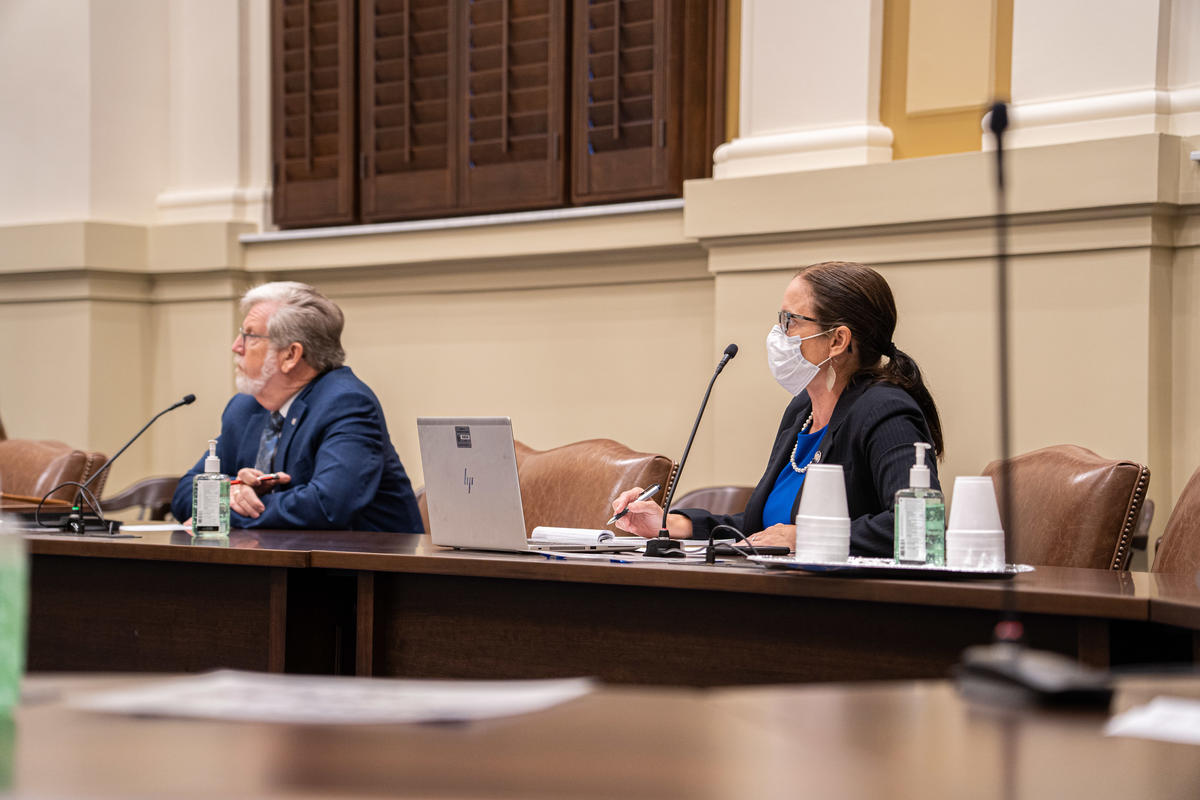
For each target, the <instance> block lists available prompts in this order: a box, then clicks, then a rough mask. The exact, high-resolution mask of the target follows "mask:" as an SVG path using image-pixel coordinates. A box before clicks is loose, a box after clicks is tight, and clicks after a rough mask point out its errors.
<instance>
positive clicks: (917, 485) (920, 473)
mask: <svg viewBox="0 0 1200 800" xmlns="http://www.w3.org/2000/svg"><path fill="white" fill-rule="evenodd" d="M913 447H914V448H916V451H917V460H916V463H915V464H913V468H912V469H910V470H909V471H908V486H909V488H910V489H928V488H929V467H927V466H925V451H926V450H929V449H930V445H928V444H926V443H925V442H917V443H916V444H914V445H913Z"/></svg>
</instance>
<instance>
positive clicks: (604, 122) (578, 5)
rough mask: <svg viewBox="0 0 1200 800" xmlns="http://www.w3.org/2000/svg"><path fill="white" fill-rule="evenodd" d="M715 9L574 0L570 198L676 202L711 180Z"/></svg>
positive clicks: (716, 76) (718, 6) (717, 65)
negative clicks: (692, 185) (687, 188)
mask: <svg viewBox="0 0 1200 800" xmlns="http://www.w3.org/2000/svg"><path fill="white" fill-rule="evenodd" d="M724 13H725V3H724V0H575V20H574V26H573V29H574V38H573V41H574V47H575V54H574V58H573V65H572V93H573V102H572V109H571V111H572V115H571V133H572V137H573V141H574V144H573V151H572V181H573V182H572V191H571V198H572V200H574V201H575V202H578V203H591V202H606V201H607V202H611V201H613V200H630V199H637V198H644V197H656V196H665V195H675V196H678V195H680V194H682V191H683V180H684V179H685V178H695V177H702V176H704V175H708V174H711V169H712V166H711V162H712V150H713V148H715V147H716V145H717V144H719V143H720V141H721V134H722V132H723V129H722V126H721V123H720V120H721V117H722V116H723V114H724V103H723V98H722V97H721V96H720V94H721V93H723V91H724V82H723V80H722V76H723V70H724V43H723V41H722V40H721V37H723V36H724Z"/></svg>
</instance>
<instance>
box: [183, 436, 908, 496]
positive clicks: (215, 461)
mask: <svg viewBox="0 0 1200 800" xmlns="http://www.w3.org/2000/svg"><path fill="white" fill-rule="evenodd" d="M204 471H205V472H214V473H215V472H220V471H221V459H219V458H217V440H216V439H209V440H208V458H206V459H204ZM925 485H926V486H928V485H929V482H928V479H926V483H925Z"/></svg>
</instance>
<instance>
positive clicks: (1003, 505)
mask: <svg viewBox="0 0 1200 800" xmlns="http://www.w3.org/2000/svg"><path fill="white" fill-rule="evenodd" d="M990 127H991V130H992V133H993V134H994V135H995V137H996V341H997V349H998V352H997V357H998V362H999V363H998V364H997V369H998V374H997V379H998V383H999V390H1000V512H1001V513H1000V517H1001V519H1003V520H1004V521H1005V531H1004V538H1005V542H1004V552H1005V555H1006V556H1009V557H1011V554H1012V552H1013V547H1012V545H1013V542H1014V541H1016V536H1015V531H1014V528H1015V526H1016V520H1015V519H1014V518H1013V482H1012V402H1011V397H1010V395H1011V391H1012V384H1011V367H1010V363H1009V361H1010V358H1011V354H1010V350H1009V324H1008V323H1009V320H1008V318H1009V286H1008V197H1007V191H1006V187H1005V182H1004V131H1005V130H1006V129H1007V128H1008V107H1007V106H1006V105H1005V104H1004V103H1003V102H998V103H995V104H994V105H993V106H992V116H991V121H990ZM1006 560H1007V558H1006ZM996 634H997V635H996V638H997V639H1003V640H1006V641H1012V640H1014V639H1016V640H1019V639H1020V638H1021V627H1020V624H1019V623H1018V622H1017V609H1016V593H1015V592H1014V591H1013V590H1012V586H1011V584H1009V585H1007V586H1006V587H1005V591H1004V620H1003V621H1002V622H1001V624H999V625H997V626H996Z"/></svg>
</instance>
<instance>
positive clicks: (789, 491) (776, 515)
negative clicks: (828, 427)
mask: <svg viewBox="0 0 1200 800" xmlns="http://www.w3.org/2000/svg"><path fill="white" fill-rule="evenodd" d="M824 438H825V428H821V429H820V430H819V431H813V432H812V433H800V434H797V435H796V443H797V447H796V463H797V464H798V465H800V466H801V467H804V466H807V465H808V464H809V463H810V462H811V461H812V460H813V456H814V455H816V454H817V448H818V447H820V446H821V440H822V439H824ZM804 475H805V473H803V472H796V470H794V469H792V465H791V464H790V463H784V465H783V469H782V470H781V471H780V473H779V477H778V478H776V479H775V487H774V488H773V489H771V494H769V495H767V503H766V505H764V506H763V514H762V520H763V529H764V530H765V529H767V528H769V527H771V526H772V525H779V524H783V525H794V524H795V522H796V520H795V519H794V518H793V517H792V508H793V507H794V506H795V505H796V497H797V496H798V495H799V494H800V489H801V488H802V487H803V486H804Z"/></svg>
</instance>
